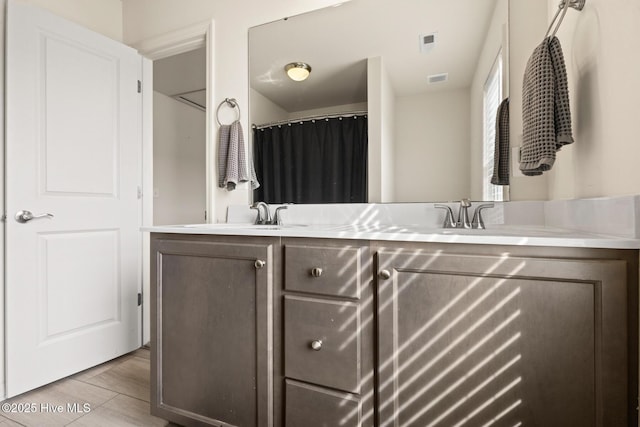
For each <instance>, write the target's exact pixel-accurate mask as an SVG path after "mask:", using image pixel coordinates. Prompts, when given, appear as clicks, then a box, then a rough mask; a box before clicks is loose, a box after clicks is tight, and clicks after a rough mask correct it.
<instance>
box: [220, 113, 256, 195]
mask: <svg viewBox="0 0 640 427" xmlns="http://www.w3.org/2000/svg"><path fill="white" fill-rule="evenodd" d="M247 181H251V189H252V190H255V189H256V188H258V187H259V186H260V184H259V183H258V179H257V178H256V172H255V170H254V168H253V162H251V161H249V174H247V156H246V154H245V150H244V135H243V132H242V125H241V124H240V122H239V121H238V120H236V121H235V122H233V123H231V124H230V125H220V128H219V129H218V187H220V188H226V189H227V190H229V191H232V190H235V189H236V186H237V185H238V183H241V182H247Z"/></svg>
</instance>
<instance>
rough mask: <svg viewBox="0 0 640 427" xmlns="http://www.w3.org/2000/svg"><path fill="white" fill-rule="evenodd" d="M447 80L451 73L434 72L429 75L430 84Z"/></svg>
mask: <svg viewBox="0 0 640 427" xmlns="http://www.w3.org/2000/svg"><path fill="white" fill-rule="evenodd" d="M447 80H449V73H442V74H432V75H430V76H428V77H427V81H428V82H429V84H430V85H432V84H434V83H443V82H446V81H447Z"/></svg>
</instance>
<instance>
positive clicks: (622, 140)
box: [548, 0, 640, 199]
mask: <svg viewBox="0 0 640 427" xmlns="http://www.w3.org/2000/svg"><path fill="white" fill-rule="evenodd" d="M548 5H549V12H548V20H549V21H548V22H550V21H551V19H552V18H553V14H554V13H555V12H556V10H557V9H556V8H557V2H555V1H551V0H549V1H548ZM557 37H558V39H559V40H560V42H561V44H562V49H563V52H564V56H565V63H566V66H567V74H568V79H569V96H570V99H571V113H572V119H573V120H572V122H573V123H572V124H573V136H574V139H575V142H574V143H573V144H572V145H570V146H566V147H564V148H563V149H562V151H560V152H559V153H558V159H557V160H556V164H555V165H554V167H553V169H552V170H551V171H550V173H549V178H548V179H549V196H550V198H552V199H564V198H584V197H598V196H605V195H607V196H616V195H625V194H638V193H640V167H638V159H639V158H640V145H639V144H638V140H639V138H640V137H639V135H640V1H630V0H589V1H587V2H586V5H585V7H584V9H583V10H582V11H581V12H578V11H575V10H573V9H569V10H568V11H567V14H566V17H565V19H564V21H563V23H562V25H561V27H560V29H559V31H558V33H557Z"/></svg>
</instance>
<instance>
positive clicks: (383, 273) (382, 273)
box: [380, 270, 391, 280]
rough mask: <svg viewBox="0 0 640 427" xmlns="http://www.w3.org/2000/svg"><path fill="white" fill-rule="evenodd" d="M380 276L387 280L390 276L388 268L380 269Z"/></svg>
mask: <svg viewBox="0 0 640 427" xmlns="http://www.w3.org/2000/svg"><path fill="white" fill-rule="evenodd" d="M380 278H382V279H384V280H387V279H390V278H391V272H390V271H389V270H380Z"/></svg>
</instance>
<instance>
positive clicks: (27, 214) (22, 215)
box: [15, 211, 53, 224]
mask: <svg viewBox="0 0 640 427" xmlns="http://www.w3.org/2000/svg"><path fill="white" fill-rule="evenodd" d="M39 218H53V214H50V213H43V214H38V215H34V214H33V213H32V212H31V211H18V212H16V215H15V219H16V221H18V222H19V223H21V224H24V223H25V222H29V221H31V220H32V219H39Z"/></svg>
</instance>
